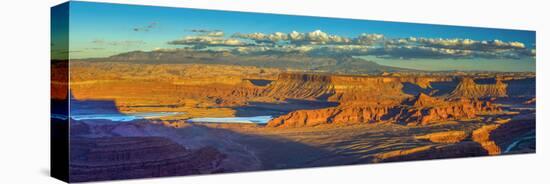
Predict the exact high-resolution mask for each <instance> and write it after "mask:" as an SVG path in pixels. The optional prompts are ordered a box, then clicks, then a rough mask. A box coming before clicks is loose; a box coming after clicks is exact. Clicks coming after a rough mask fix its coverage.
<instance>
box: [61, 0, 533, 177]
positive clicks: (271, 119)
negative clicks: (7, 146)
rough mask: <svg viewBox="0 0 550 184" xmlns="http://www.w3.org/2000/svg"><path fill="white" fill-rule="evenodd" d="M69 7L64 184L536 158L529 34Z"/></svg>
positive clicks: (65, 20) (65, 17)
mask: <svg viewBox="0 0 550 184" xmlns="http://www.w3.org/2000/svg"><path fill="white" fill-rule="evenodd" d="M63 6H66V7H65V9H59V10H56V9H55V8H54V9H52V24H51V26H52V27H51V29H52V39H51V69H52V73H51V102H52V103H51V107H52V113H51V126H52V140H60V141H65V143H64V144H67V145H68V148H65V149H68V150H69V151H68V153H65V154H68V155H67V158H69V160H68V161H66V162H67V163H66V164H67V165H68V171H67V172H68V174H69V176H68V180H69V181H71V182H86V181H100V180H117V179H133V178H148V177H162V176H184V175H199V174H216V173H232V172H244V171H262V170H276V169H295V168H311V167H324V166H343V165H355V164H374V163H389V162H401V161H413V160H431V159H446V158H464V157H477V156H496V155H510V154H522V153H535V152H536V136H535V135H536V134H535V132H536V131H535V130H536V123H535V122H536V118H535V117H536V73H535V72H536V34H535V31H527V30H510V29H494V28H480V27H461V26H448V25H433V24H415V23H404V22H387V21H373V20H356V19H340V18H324V17H309V16H293V15H277V14H264V13H247V12H232V11H218V10H202V9H188V8H168V7H155V6H136V5H123V4H106V3H91V2H78V1H76V2H75V1H73V2H70V3H68V4H65V5H63ZM67 104H68V105H67ZM64 133H65V134H68V135H69V136H68V138H63V136H66V135H64ZM52 149H59V150H61V149H64V148H62V147H59V148H57V147H52ZM54 151H55V150H52V153H54ZM52 168H53V166H52ZM57 171H58V170H57V169H52V173H54V172H57Z"/></svg>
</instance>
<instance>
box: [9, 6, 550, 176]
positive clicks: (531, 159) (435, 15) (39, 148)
mask: <svg viewBox="0 0 550 184" xmlns="http://www.w3.org/2000/svg"><path fill="white" fill-rule="evenodd" d="M1 2H2V5H1V6H0V7H1V11H0V13H1V16H0V20H1V22H0V31H1V34H0V36H1V40H0V46H1V50H0V52H1V55H0V75H1V76H0V80H1V82H0V93H1V94H0V117H1V120H0V125H1V126H0V183H28V184H46V183H62V182H60V181H58V180H56V179H53V178H50V177H49V176H48V175H49V45H50V43H49V30H50V29H49V7H50V6H53V5H55V4H58V3H61V2H62V1H60V0H28V1H24V0H4V1H1ZM104 2H118V3H132V4H149V5H162V6H175V7H192V8H206V9H222V10H239V11H253V12H268V13H282V14H294V15H313V16H324V17H341V18H357V19H373V20H391V21H406V22H419V23H437V24H449V25H467V26H482V27H495V28H511V29H528V30H536V31H537V78H538V80H537V94H538V97H537V111H538V114H537V120H538V121H537V153H536V154H529V155H518V156H499V157H481V158H467V159H449V160H436V161H417V162H405V163H392V164H375V165H361V166H344V167H328V168H319V169H299V170H284V171H267V172H251V173H238V174H219V175H208V176H190V177H171V178H161V179H140V180H125V181H118V183H151V182H154V183H178V184H185V183H212V184H213V183H216V184H219V183H223V184H228V183H239V184H244V183H255V184H258V183H262V184H264V183H268V184H269V183H277V184H282V183H342V184H343V183H346V184H347V183H438V184H440V183H462V184H463V183H476V184H477V183H516V184H520V183H529V184H531V183H548V182H550V179H549V178H550V177H549V174H550V166H549V164H550V162H549V159H550V155H549V152H550V151H549V149H548V148H549V143H548V140H549V136H548V135H549V134H550V129H549V126H548V122H547V120H549V119H550V117H549V116H550V113H549V112H548V109H544V108H542V107H543V106H548V105H550V103H549V101H548V96H549V95H548V92H549V91H548V87H547V85H546V84H548V83H545V81H548V80H550V78H549V72H550V71H549V68H548V67H549V66H548V64H547V63H546V61H545V57H547V56H548V43H549V41H550V40H549V36H548V33H549V26H548V24H549V23H548V22H549V20H548V19H547V18H544V17H545V16H546V17H549V16H550V13H548V11H550V9H549V8H550V6H548V5H547V4H546V3H544V2H545V1H543V0H513V1H508V0H499V1H482V0H453V1H442V0H401V1H398V0H377V1H368V2H367V1H361V0H356V1H352V0H248V1H247V0H231V1H229V0H196V1H186V0H159V1H150V0H149V1H147V0H134V1H131V0H107V1H105V0H104ZM288 154H292V153H288Z"/></svg>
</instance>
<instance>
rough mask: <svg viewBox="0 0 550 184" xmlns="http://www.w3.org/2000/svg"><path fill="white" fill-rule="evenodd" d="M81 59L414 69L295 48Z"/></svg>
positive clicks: (347, 70) (352, 70) (349, 70)
mask: <svg viewBox="0 0 550 184" xmlns="http://www.w3.org/2000/svg"><path fill="white" fill-rule="evenodd" d="M85 60H87V61H95V62H136V63H147V64H152V63H158V64H161V63H162V64H170V63H187V64H228V65H237V66H256V67H270V68H281V69H286V70H299V71H309V72H329V73H340V74H365V73H380V72H399V71H416V70H412V69H405V68H398V67H391V66H383V65H379V64H377V63H375V62H372V61H368V60H364V59H360V58H354V57H350V56H322V55H310V54H305V53H299V52H296V53H292V52H291V53H272V54H262V55H259V54H235V53H232V52H229V51H196V50H190V49H176V50H156V51H132V52H127V53H121V54H117V55H113V56H110V57H107V58H94V59H85Z"/></svg>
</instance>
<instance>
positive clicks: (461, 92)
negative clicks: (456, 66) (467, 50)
mask: <svg viewBox="0 0 550 184" xmlns="http://www.w3.org/2000/svg"><path fill="white" fill-rule="evenodd" d="M495 80H496V83H495V84H477V83H476V82H475V81H474V79H472V78H469V77H464V78H462V79H461V81H460V83H459V84H458V86H457V87H456V89H455V90H454V91H453V92H451V94H450V97H454V98H461V97H466V98H482V97H506V96H507V94H506V89H507V86H508V85H507V84H505V83H504V82H502V80H501V79H500V78H496V79H495Z"/></svg>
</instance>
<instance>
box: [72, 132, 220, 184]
mask: <svg viewBox="0 0 550 184" xmlns="http://www.w3.org/2000/svg"><path fill="white" fill-rule="evenodd" d="M70 149H71V150H70V151H71V158H70V159H71V162H70V172H71V178H70V181H71V182H81V181H98V180H113V179H131V178H144V177H160V176H177V175H190V174H203V173H216V172H221V171H222V170H220V168H219V165H220V163H221V161H222V160H223V159H224V157H225V156H224V155H223V154H222V153H220V152H219V151H217V150H216V149H214V148H210V147H205V148H201V149H199V150H188V149H186V148H184V147H182V146H180V145H178V144H176V143H174V142H172V141H170V140H168V139H166V138H161V137H105V138H71V148H70Z"/></svg>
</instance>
